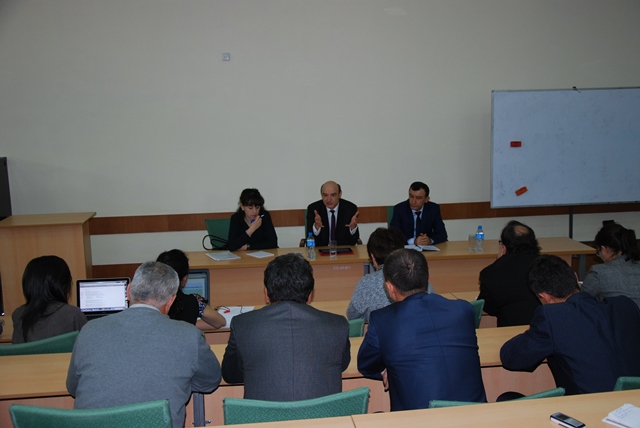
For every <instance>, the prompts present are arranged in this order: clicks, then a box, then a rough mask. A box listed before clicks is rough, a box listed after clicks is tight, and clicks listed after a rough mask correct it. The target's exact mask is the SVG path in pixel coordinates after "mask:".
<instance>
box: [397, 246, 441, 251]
mask: <svg viewBox="0 0 640 428" xmlns="http://www.w3.org/2000/svg"><path fill="white" fill-rule="evenodd" d="M404 248H408V249H410V250H416V251H440V248H438V247H436V246H435V245H405V246H404Z"/></svg>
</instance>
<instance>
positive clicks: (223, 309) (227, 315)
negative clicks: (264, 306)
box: [218, 306, 254, 328]
mask: <svg viewBox="0 0 640 428" xmlns="http://www.w3.org/2000/svg"><path fill="white" fill-rule="evenodd" d="M253 308H254V306H220V307H219V308H218V313H219V314H220V315H222V316H223V317H224V319H225V320H226V321H227V323H226V324H225V325H224V326H223V327H222V328H229V326H230V325H231V320H232V319H233V317H235V316H236V315H240V314H244V313H246V312H251V311H252V310H253Z"/></svg>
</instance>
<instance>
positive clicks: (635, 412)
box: [602, 404, 640, 428]
mask: <svg viewBox="0 0 640 428" xmlns="http://www.w3.org/2000/svg"><path fill="white" fill-rule="evenodd" d="M602 422H606V423H608V424H611V425H615V426H617V427H623V428H640V408H638V407H636V406H634V405H633V404H625V405H623V406H622V407H619V408H617V409H615V410H614V411H613V412H611V413H609V414H608V415H607V417H606V418H604V419H603V420H602Z"/></svg>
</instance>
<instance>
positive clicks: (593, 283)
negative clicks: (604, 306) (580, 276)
mask: <svg viewBox="0 0 640 428" xmlns="http://www.w3.org/2000/svg"><path fill="white" fill-rule="evenodd" d="M595 244H596V251H597V252H596V254H597V256H598V257H600V258H601V259H602V261H603V262H604V263H603V264H597V265H593V266H592V267H591V269H590V270H589V272H587V275H586V276H585V277H584V282H583V283H582V291H586V292H587V293H589V294H591V295H593V296H594V297H595V298H596V299H598V300H602V299H603V298H605V297H610V296H627V297H628V298H630V299H631V300H633V301H634V302H636V305H638V306H640V263H638V261H639V260H640V252H639V251H638V241H637V240H636V233H635V232H634V231H633V230H631V229H625V228H624V227H622V226H621V225H619V224H617V223H611V224H607V225H605V226H603V227H602V229H600V231H599V232H598V234H597V235H596V239H595Z"/></svg>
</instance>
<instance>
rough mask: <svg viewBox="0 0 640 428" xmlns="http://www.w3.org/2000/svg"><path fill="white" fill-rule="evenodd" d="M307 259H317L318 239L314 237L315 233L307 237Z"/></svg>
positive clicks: (310, 233)
mask: <svg viewBox="0 0 640 428" xmlns="http://www.w3.org/2000/svg"><path fill="white" fill-rule="evenodd" d="M307 257H309V260H315V259H316V239H315V238H314V237H313V232H309V236H307Z"/></svg>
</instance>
